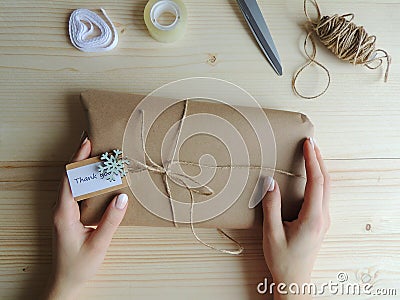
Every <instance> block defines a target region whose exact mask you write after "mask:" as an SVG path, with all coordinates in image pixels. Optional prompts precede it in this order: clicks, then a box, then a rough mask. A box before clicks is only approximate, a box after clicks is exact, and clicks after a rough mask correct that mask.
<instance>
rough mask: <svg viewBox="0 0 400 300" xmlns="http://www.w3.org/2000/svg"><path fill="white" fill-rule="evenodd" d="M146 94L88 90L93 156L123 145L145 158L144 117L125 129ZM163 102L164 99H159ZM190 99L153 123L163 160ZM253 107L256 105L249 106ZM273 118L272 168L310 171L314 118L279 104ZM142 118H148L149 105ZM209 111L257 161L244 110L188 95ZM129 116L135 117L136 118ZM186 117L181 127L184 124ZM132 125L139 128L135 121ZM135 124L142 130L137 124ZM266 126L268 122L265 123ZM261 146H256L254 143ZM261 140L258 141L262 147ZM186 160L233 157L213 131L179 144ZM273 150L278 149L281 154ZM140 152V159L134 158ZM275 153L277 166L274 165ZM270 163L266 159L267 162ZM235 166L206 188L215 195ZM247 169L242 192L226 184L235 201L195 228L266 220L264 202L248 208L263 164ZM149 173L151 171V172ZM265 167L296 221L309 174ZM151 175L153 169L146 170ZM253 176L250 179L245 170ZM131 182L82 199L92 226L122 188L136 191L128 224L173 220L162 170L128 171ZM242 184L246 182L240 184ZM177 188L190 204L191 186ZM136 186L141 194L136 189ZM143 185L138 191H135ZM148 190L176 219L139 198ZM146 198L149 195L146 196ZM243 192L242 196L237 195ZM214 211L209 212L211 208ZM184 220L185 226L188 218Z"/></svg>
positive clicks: (285, 212) (192, 110)
mask: <svg viewBox="0 0 400 300" xmlns="http://www.w3.org/2000/svg"><path fill="white" fill-rule="evenodd" d="M143 98H144V96H143V95H137V94H123V93H115V92H105V91H93V90H92V91H86V92H83V93H82V94H81V101H82V103H83V106H84V108H85V109H86V111H87V115H88V120H89V123H88V128H87V132H88V134H89V138H90V140H91V142H92V156H97V155H101V154H102V153H104V152H107V151H108V152H110V151H111V150H113V149H122V150H123V151H124V155H126V152H127V151H126V150H127V149H128V152H130V153H131V152H132V151H136V152H138V155H139V156H138V157H140V156H141V157H143V153H141V152H143V149H142V146H141V137H140V130H141V129H140V127H141V123H140V120H139V119H138V122H137V126H136V128H137V131H138V132H139V133H138V134H137V136H136V137H135V138H132V139H127V138H125V139H124V133H125V130H126V127H127V123H128V121H129V120H130V116H131V114H132V112H133V111H134V109H135V107H136V106H137V105H138V104H139V103H140V101H141V100H142V99H143ZM160 101H162V99H160ZM184 105H185V103H184V102H183V101H182V102H179V103H177V104H175V105H173V106H171V107H169V108H168V109H167V110H165V111H164V112H163V113H162V114H161V115H160V116H159V117H158V118H157V119H156V120H155V121H154V123H153V124H152V125H151V128H149V131H148V136H147V137H146V139H145V148H146V151H147V152H148V154H149V156H150V157H151V158H152V159H153V160H154V161H155V162H156V163H157V164H161V154H160V153H161V147H162V142H163V138H164V137H165V135H166V134H167V132H168V130H169V129H170V128H171V126H172V125H174V124H176V123H177V122H179V120H180V119H181V118H182V111H183V109H184ZM247 109H248V110H249V111H251V110H252V109H253V108H247ZM264 112H265V114H266V115H267V117H268V120H269V123H270V125H271V128H272V131H273V135H274V136H275V142H276V152H275V153H276V158H275V157H272V158H270V159H267V160H266V161H267V164H271V165H267V167H271V168H275V169H278V170H283V171H286V172H289V173H292V174H296V175H301V176H305V169H304V159H303V153H302V144H303V142H304V140H305V138H307V137H311V136H313V125H312V123H311V122H310V120H309V119H308V118H307V117H306V116H305V115H303V114H301V113H296V112H287V111H279V110H271V109H264ZM144 113H145V114H144V116H143V118H146V111H145V112H144ZM201 113H207V114H213V115H216V116H219V117H221V118H223V119H225V120H227V121H228V122H229V123H231V124H233V126H234V127H235V128H236V129H237V130H238V131H239V132H240V135H241V136H242V137H243V138H244V139H245V143H246V145H247V148H248V149H247V150H248V151H249V153H248V155H249V161H250V164H251V165H253V164H256V163H257V160H258V158H259V156H260V153H259V151H258V150H257V149H258V148H259V146H257V139H256V137H255V136H254V133H253V131H252V128H251V126H250V125H249V124H248V123H246V122H245V121H244V120H243V117H242V116H241V115H240V114H239V113H238V112H237V111H235V109H233V108H232V107H230V106H228V105H224V104H220V103H212V102H204V101H191V100H190V101H189V102H188V108H187V115H188V117H190V116H191V115H196V114H201ZM129 122H130V121H129ZM184 128H185V124H183V126H182V130H184ZM131 129H132V128H131ZM133 130H136V129H133ZM266 130H267V129H266ZM253 145H254V147H253ZM256 146H257V147H256ZM178 152H179V160H182V161H189V162H194V163H198V162H199V161H200V162H201V159H200V158H201V157H202V156H203V155H204V154H210V155H211V156H212V157H214V159H215V160H216V164H217V165H226V164H229V163H230V160H229V153H226V152H227V151H226V148H225V147H224V144H223V143H221V142H220V141H219V140H218V139H215V138H212V137H209V136H207V135H202V134H198V135H195V136H192V137H190V138H189V139H187V140H186V141H185V142H184V143H183V145H182V147H181V148H180V149H179V150H178ZM275 153H274V154H275ZM135 159H137V158H136V157H135ZM275 159H276V165H274V162H275ZM263 166H264V164H263ZM182 169H183V170H184V171H185V173H187V174H189V175H190V176H195V175H196V174H197V173H198V172H199V166H196V165H193V166H183V167H182ZM230 171H231V170H230V169H229V168H228V169H217V170H215V174H214V176H213V177H212V179H211V180H210V181H209V182H207V187H209V188H212V189H213V191H214V193H215V194H218V193H219V191H220V190H222V189H223V188H224V186H225V185H226V183H227V181H228V180H229V175H230ZM241 171H243V172H245V173H244V176H243V181H244V183H245V184H244V188H243V190H242V191H241V193H240V194H239V195H231V196H230V195H229V190H228V191H226V190H225V191H224V192H225V194H224V195H225V196H224V199H222V200H221V201H225V200H230V199H229V198H232V197H234V198H235V199H233V198H232V199H233V200H235V201H232V203H233V205H231V206H230V207H228V208H227V209H226V210H225V211H223V212H222V213H220V214H219V215H217V216H215V217H213V218H211V219H208V220H205V221H197V220H201V217H200V218H199V219H197V218H196V217H194V218H193V220H194V221H195V226H196V227H211V228H232V229H245V228H251V227H254V226H257V225H261V224H262V208H261V204H260V205H258V206H256V207H255V208H253V209H251V208H249V206H248V204H249V199H250V197H251V196H252V194H253V191H254V190H255V189H257V188H260V187H259V185H260V170H257V169H255V170H248V169H246V168H243V169H242V170H241ZM145 173H147V174H145ZM264 174H267V175H272V174H273V176H274V179H275V180H276V181H277V182H278V183H279V186H280V190H281V194H282V217H283V219H284V220H292V219H294V218H296V217H297V214H298V212H299V210H300V208H301V204H302V201H303V195H304V187H305V179H304V178H302V177H298V176H296V177H294V176H288V175H286V174H282V173H277V172H275V173H273V172H271V171H270V172H267V173H265V172H264ZM145 175H147V176H145ZM245 175H246V176H248V177H247V178H246V176H245ZM145 180H147V181H148V180H152V181H153V184H154V185H155V186H156V188H155V189H157V188H158V191H157V193H158V194H159V195H161V197H157V196H154V195H157V193H156V194H154V193H151V191H149V190H145V189H146V187H145V186H146V185H147V184H145V183H146V182H144V181H145ZM128 181H129V182H130V187H124V188H123V189H120V190H116V191H113V192H110V193H107V194H102V195H99V196H95V197H92V198H89V199H86V200H84V201H82V203H81V220H82V222H83V223H84V224H85V225H95V224H97V223H98V222H99V220H100V218H101V216H102V214H103V212H104V210H105V208H106V207H107V205H108V203H109V202H110V201H111V199H112V197H113V196H115V195H116V194H118V193H126V194H128V196H129V207H128V210H127V213H126V215H125V218H124V220H123V222H122V225H136V226H173V222H172V221H171V220H172V212H171V209H170V202H169V201H168V199H167V198H166V196H165V195H166V192H165V186H164V185H163V178H162V176H161V175H160V174H156V173H151V172H148V171H144V172H138V173H134V174H129V175H128ZM237 184H239V185H240V184H241V183H239V182H238V183H237ZM170 186H171V195H172V198H173V199H176V201H179V202H181V203H184V204H186V203H188V204H189V203H190V201H191V199H190V195H189V193H188V191H187V189H185V188H183V187H182V186H180V185H179V184H176V183H174V182H171V183H170ZM132 190H133V191H135V192H134V193H133V192H132ZM136 192H139V193H136ZM137 194H140V195H147V194H148V199H141V200H143V201H145V202H146V203H150V202H151V203H153V204H155V205H156V206H157V207H159V209H160V211H162V212H164V213H168V214H170V216H169V220H166V219H164V218H161V217H159V216H157V215H155V214H153V213H151V212H150V211H148V210H147V209H146V208H145V207H144V206H143V205H142V202H143V201H140V202H139V201H138V199H136V198H135V195H137ZM208 197H209V196H205V195H198V194H195V195H194V198H195V203H196V204H198V203H202V202H203V201H206V200H207V198H208ZM145 198H146V197H145ZM236 199H237V200H236ZM187 207H190V205H186V206H185V209H181V210H179V209H178V210H177V211H176V212H175V214H176V216H177V217H176V218H175V219H176V220H178V219H182V220H186V221H185V223H186V224H187V223H188V220H189V218H188V216H189V214H190V211H189V209H186V208H187ZM202 209H205V210H209V209H210V207H209V206H208V207H207V206H204V207H203V208H201V207H200V206H199V207H197V206H195V210H194V211H193V214H194V215H198V216H200V215H202V211H201V210H202ZM204 214H205V215H207V212H206V211H205V212H204ZM183 226H185V225H183Z"/></svg>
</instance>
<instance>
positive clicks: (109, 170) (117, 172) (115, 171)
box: [98, 149, 129, 181]
mask: <svg viewBox="0 0 400 300" xmlns="http://www.w3.org/2000/svg"><path fill="white" fill-rule="evenodd" d="M113 152H114V155H112V154H110V155H109V154H108V152H106V153H103V154H102V155H101V157H100V159H101V160H102V161H103V162H102V165H101V166H99V169H98V170H99V172H100V173H101V174H103V176H104V178H105V179H107V180H108V181H115V177H124V176H125V175H126V172H125V165H129V160H128V159H126V158H122V151H120V150H119V149H116V150H113Z"/></svg>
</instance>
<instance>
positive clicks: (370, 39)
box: [292, 0, 391, 99]
mask: <svg viewBox="0 0 400 300" xmlns="http://www.w3.org/2000/svg"><path fill="white" fill-rule="evenodd" d="M307 1H310V3H311V4H313V6H314V7H315V8H316V11H317V19H316V20H313V19H311V17H310V16H309V14H308V11H307ZM303 9H304V14H305V15H306V17H307V20H308V21H307V24H306V28H307V31H308V32H307V36H306V38H305V40H304V53H305V54H306V56H307V58H308V60H307V62H306V63H305V64H304V65H303V66H302V67H300V68H299V69H298V70H297V71H296V73H295V74H294V76H293V79H292V88H293V91H294V93H295V94H296V95H298V96H300V97H301V98H303V99H314V98H318V97H319V96H322V95H323V94H325V92H326V91H327V90H328V88H329V85H330V83H331V75H330V72H329V70H328V69H327V68H326V67H325V66H324V65H322V64H321V63H320V62H318V61H317V60H316V59H315V57H316V53H317V50H316V44H315V41H314V34H315V35H316V36H317V37H318V39H319V40H320V41H321V43H322V44H323V45H324V46H326V47H327V48H328V49H329V50H330V51H331V52H332V53H333V54H335V56H336V57H338V58H339V59H341V60H344V61H348V62H350V63H352V64H353V65H364V66H366V67H367V68H369V69H377V68H379V67H380V66H381V65H382V63H383V61H384V60H386V71H385V76H384V81H385V82H387V79H388V75H389V67H390V64H391V57H390V55H389V54H388V53H387V52H386V51H385V50H383V49H375V42H376V36H374V35H368V33H367V32H366V31H365V29H364V27H363V26H357V25H355V24H354V23H353V22H352V21H353V19H354V14H345V15H341V16H339V15H337V14H335V15H333V16H330V17H329V16H324V17H321V11H320V9H319V6H318V3H317V1H316V0H304V7H303ZM308 40H310V41H311V46H312V52H311V53H309V52H308V50H307V41H308ZM379 54H381V55H379ZM312 63H315V64H316V65H317V66H319V67H321V68H322V69H323V70H324V71H325V72H326V74H327V77H328V81H327V84H326V86H325V88H324V90H323V91H322V92H321V93H319V94H317V95H314V96H306V95H303V94H301V93H300V92H299V91H298V89H297V86H296V83H297V79H298V77H299V75H300V73H301V72H302V71H303V70H304V69H305V68H307V67H308V66H310V65H311V64H312Z"/></svg>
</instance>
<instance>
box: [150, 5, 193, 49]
mask: <svg viewBox="0 0 400 300" xmlns="http://www.w3.org/2000/svg"><path fill="white" fill-rule="evenodd" d="M166 13H168V14H171V15H173V16H174V20H173V21H172V22H171V23H169V24H161V23H160V22H159V18H160V17H161V16H162V15H163V14H166ZM144 22H145V24H146V26H147V29H148V30H149V33H150V35H151V36H152V37H153V38H154V39H155V40H157V41H159V42H163V43H171V42H174V41H177V40H179V39H180V38H182V36H183V35H184V34H185V31H186V23H187V12H186V7H185V5H184V4H183V2H182V1H181V0H150V1H149V2H147V4H146V7H145V9H144Z"/></svg>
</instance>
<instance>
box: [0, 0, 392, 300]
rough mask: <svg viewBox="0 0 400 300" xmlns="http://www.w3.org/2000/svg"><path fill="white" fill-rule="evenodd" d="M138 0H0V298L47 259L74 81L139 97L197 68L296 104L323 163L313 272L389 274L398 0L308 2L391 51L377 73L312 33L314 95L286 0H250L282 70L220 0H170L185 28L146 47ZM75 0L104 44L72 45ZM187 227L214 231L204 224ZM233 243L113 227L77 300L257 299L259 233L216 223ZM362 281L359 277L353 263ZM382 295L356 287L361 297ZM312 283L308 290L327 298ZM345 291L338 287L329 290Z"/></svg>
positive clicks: (24, 285) (33, 283) (317, 278)
mask: <svg viewBox="0 0 400 300" xmlns="http://www.w3.org/2000/svg"><path fill="white" fill-rule="evenodd" d="M146 3H147V1H146V0H139V1H128V0H121V1H118V2H114V1H105V0H96V1H94V0H90V1H81V0H80V1H78V0H73V1H44V0H38V1H34V2H32V1H10V0H5V1H1V2H0V299H24V300H25V299H36V298H39V295H40V293H41V291H42V290H43V286H44V285H45V283H46V280H47V277H48V274H49V272H50V264H51V211H52V205H53V204H54V201H55V199H56V197H57V189H58V181H59V178H60V176H61V174H62V172H63V165H64V164H65V162H66V161H68V160H69V158H70V156H71V153H73V152H74V151H75V149H76V147H77V144H78V142H79V137H80V134H81V130H82V128H83V125H84V124H85V122H86V121H85V115H84V113H83V111H82V109H81V107H80V103H79V93H80V92H82V91H84V90H87V89H104V90H112V91H119V92H129V93H133V92H134V93H142V94H147V93H149V92H150V91H152V90H154V89H156V88H158V87H159V86H161V85H163V84H165V83H168V82H170V81H173V80H178V79H181V78H186V77H192V76H210V77H217V78H220V79H225V80H228V81H231V82H233V83H235V84H238V85H239V86H241V87H243V88H244V89H246V90H247V91H248V92H250V93H251V94H252V95H253V96H255V97H256V99H257V100H258V101H259V102H260V103H261V104H262V105H263V106H265V107H269V108H275V109H284V110H293V111H301V112H303V113H305V114H307V115H309V117H310V118H311V119H312V120H313V122H314V124H315V126H316V131H317V141H318V144H319V146H320V147H321V149H322V151H323V154H324V157H325V158H327V159H328V160H327V164H328V167H329V169H330V171H331V174H332V179H333V191H332V200H331V215H332V226H331V229H330V231H329V232H328V236H327V238H326V239H325V241H324V244H323V246H322V249H321V251H320V253H319V256H318V259H317V262H316V266H315V270H314V273H313V281H314V282H316V283H323V282H326V281H328V280H333V281H335V280H336V276H337V274H338V272H341V271H344V272H346V273H347V274H348V276H349V282H360V280H362V278H363V276H364V275H365V274H367V275H368V276H367V277H368V278H371V281H372V283H373V284H374V286H376V287H386V288H396V287H397V285H398V281H399V279H400V273H399V266H400V257H399V255H398V249H399V246H400V217H399V208H398V207H399V201H400V198H399V195H400V134H399V128H400V104H399V103H400V102H399V101H398V95H399V94H400V84H399V82H400V63H399V62H398V59H397V58H398V57H399V56H400V39H398V38H396V37H397V36H398V28H399V27H400V19H399V18H398V10H399V9H400V1H398V0H387V1H383V2H382V1H372V0H354V1H352V2H351V4H350V3H349V2H347V1H344V0H340V1H326V0H320V1H319V4H320V6H321V10H322V13H323V14H327V15H330V14H334V13H339V14H342V13H348V12H354V13H355V15H356V18H355V22H356V23H357V24H360V25H361V24H362V25H364V26H365V28H366V29H367V31H368V32H369V33H371V34H375V35H376V36H377V46H378V47H381V48H384V49H386V50H387V51H388V52H389V53H390V54H391V55H392V57H393V64H392V66H391V71H390V77H389V82H388V83H386V84H384V83H383V80H382V75H383V69H379V70H375V71H370V70H367V69H366V68H363V67H360V66H357V67H352V66H351V65H349V64H347V63H342V62H340V61H338V60H337V59H336V58H335V57H334V56H333V55H332V54H330V53H329V52H328V51H327V50H326V49H323V48H322V47H321V45H319V44H318V53H317V58H318V60H320V61H321V62H322V63H323V64H325V65H326V66H327V67H328V68H329V70H330V71H331V76H332V84H331V87H330V89H329V91H328V92H327V94H326V95H324V96H323V97H321V98H320V99H318V100H316V101H310V102H306V101H302V100H300V99H298V98H297V97H295V96H294V94H293V93H292V90H291V77H292V74H293V72H294V71H295V70H296V69H297V68H298V67H299V66H300V65H301V64H303V63H304V61H305V58H304V54H303V50H302V44H303V39H304V36H305V33H304V30H303V24H304V21H305V17H304V15H303V12H302V1H290V0H286V1H280V0H268V1H267V0H259V4H260V7H261V9H262V11H263V13H264V16H265V17H266V20H267V22H268V25H269V28H270V30H271V33H272V35H273V37H274V41H275V43H276V45H277V47H278V50H279V53H280V56H281V59H282V62H283V67H284V75H283V76H282V77H280V78H278V77H277V76H276V75H275V73H274V72H273V70H272V69H271V68H270V66H269V65H268V63H267V62H266V60H265V58H264V57H263V55H262V53H261V51H260V50H259V48H258V46H257V44H256V42H255V40H254V38H253V37H252V35H251V33H250V30H249V29H248V27H247V25H246V23H245V21H244V19H243V17H242V16H241V13H240V11H239V9H238V7H237V4H236V2H235V1H231V0H230V1H211V0H185V5H186V6H187V9H188V11H189V15H190V18H189V23H188V28H187V34H186V36H185V37H184V39H183V40H181V41H178V42H176V43H173V44H166V45H164V44H160V43H158V42H156V41H154V40H153V39H152V38H151V37H150V36H149V34H148V33H147V30H146V27H145V25H144V22H143V15H142V12H143V9H144V6H145V4H146ZM78 7H86V8H89V9H93V10H96V9H98V8H99V7H104V8H105V9H106V10H107V12H108V14H109V16H110V17H111V19H112V20H113V21H114V23H115V25H116V27H117V30H118V32H119V33H120V43H119V45H118V47H117V48H116V49H115V50H113V51H111V52H109V53H101V54H99V53H91V54H88V53H82V52H79V51H77V50H76V49H74V48H73V47H72V46H71V44H70V42H69V38H68V35H67V24H68V17H69V14H70V13H71V12H72V11H73V10H74V9H76V8H78ZM324 76H325V75H324V74H323V73H322V72H320V71H319V70H318V69H317V68H314V67H313V68H310V69H309V70H308V71H307V73H304V77H302V78H301V81H300V82H299V83H300V84H301V87H302V88H303V89H304V90H305V91H307V92H315V91H317V87H320V86H321V85H323V84H324V80H325V77H324ZM198 231H199V234H201V236H202V237H203V238H204V239H206V240H208V241H210V242H212V243H216V244H218V245H221V246H229V243H228V242H227V241H225V240H221V238H220V237H219V236H218V235H216V233H215V231H214V230H210V229H198ZM230 233H231V234H232V235H234V236H235V237H236V238H238V239H239V240H240V241H242V242H243V243H244V245H245V247H246V253H245V255H243V256H241V257H231V256H224V255H220V254H218V253H216V252H213V251H210V250H208V249H205V248H204V247H202V246H201V245H199V244H198V243H196V242H195V241H194V239H193V236H192V235H191V233H190V231H188V230H187V229H178V230H176V229H174V228H133V227H122V228H119V229H118V231H117V233H116V236H115V238H114V240H113V243H112V245H111V247H110V250H109V252H108V254H107V258H106V261H105V262H104V264H103V266H102V268H101V270H100V272H99V274H98V275H97V277H96V278H95V279H94V280H93V281H91V282H90V283H88V284H87V287H86V289H85V290H84V291H83V293H82V294H81V295H80V297H79V299H133V298H135V299H156V298H160V295H162V297H163V298H164V299H188V298H191V299H206V298H209V299H265V297H263V296H261V295H257V292H256V285H257V283H258V282H259V281H261V280H262V279H263V278H264V276H266V275H268V270H267V269H266V267H265V264H264V261H263V256H262V249H261V233H260V232H259V231H248V230H245V231H231V232H230ZM364 278H365V276H364ZM399 294H400V290H398V291H397V296H393V297H384V296H361V297H362V299H367V300H376V299H378V300H384V299H397V298H398V295H399ZM337 297H339V296H333V295H328V294H325V295H323V296H320V297H316V298H317V299H337ZM340 297H341V298H340V299H345V300H346V299H354V296H340Z"/></svg>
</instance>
